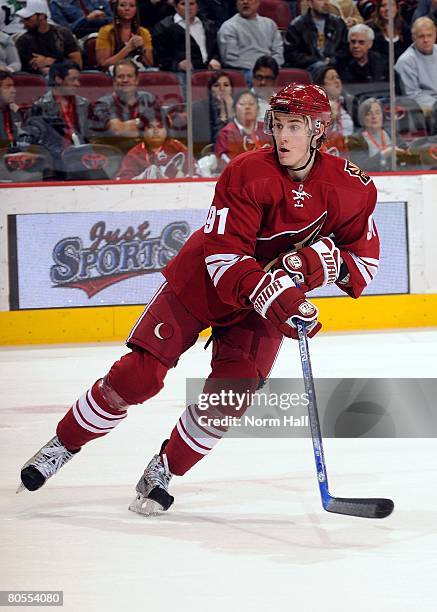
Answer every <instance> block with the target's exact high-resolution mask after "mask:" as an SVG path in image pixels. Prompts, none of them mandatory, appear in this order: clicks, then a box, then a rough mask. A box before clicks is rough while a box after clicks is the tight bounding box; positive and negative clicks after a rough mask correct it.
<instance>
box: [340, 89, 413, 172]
mask: <svg viewBox="0 0 437 612" xmlns="http://www.w3.org/2000/svg"><path fill="white" fill-rule="evenodd" d="M358 120H359V122H360V125H361V126H362V128H363V129H362V130H361V132H360V133H359V134H357V135H354V136H351V137H350V138H349V139H348V148H349V157H350V159H351V161H353V162H355V163H356V164H357V165H359V166H360V167H362V168H363V169H365V170H367V171H369V172H372V171H373V172H378V171H384V170H388V169H389V164H390V158H391V139H390V136H389V134H388V133H387V132H386V130H384V128H383V124H384V110H383V107H382V104H381V102H380V101H379V100H377V99H376V98H367V100H364V102H361V104H360V105H359V107H358ZM396 152H397V154H399V155H403V154H404V151H403V150H402V149H400V148H397V149H396Z"/></svg>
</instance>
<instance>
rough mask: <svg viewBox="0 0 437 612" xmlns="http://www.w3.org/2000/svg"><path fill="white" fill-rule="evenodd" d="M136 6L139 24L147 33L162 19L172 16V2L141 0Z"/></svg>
mask: <svg viewBox="0 0 437 612" xmlns="http://www.w3.org/2000/svg"><path fill="white" fill-rule="evenodd" d="M138 6H139V11H140V13H139V14H140V24H141V25H142V26H143V28H147V29H148V30H149V31H152V28H153V27H154V26H155V24H157V23H158V21H161V19H164V17H168V16H170V15H174V7H173V0H141V2H139V3H138Z"/></svg>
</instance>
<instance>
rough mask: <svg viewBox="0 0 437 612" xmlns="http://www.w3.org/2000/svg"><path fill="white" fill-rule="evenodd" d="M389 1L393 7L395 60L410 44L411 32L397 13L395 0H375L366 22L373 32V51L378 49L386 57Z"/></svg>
mask: <svg viewBox="0 0 437 612" xmlns="http://www.w3.org/2000/svg"><path fill="white" fill-rule="evenodd" d="M390 2H391V5H392V9H393V29H394V40H393V42H394V53H395V61H396V60H397V59H398V57H399V56H400V55H401V53H403V52H404V51H405V50H406V49H407V47H409V46H410V45H411V33H410V28H409V27H408V25H407V23H406V22H405V21H404V20H403V19H402V17H401V16H400V14H399V9H398V3H397V0H377V1H376V4H375V9H374V11H373V13H372V15H371V17H370V19H369V21H367V22H366V24H367V25H368V26H369V27H370V28H372V30H373V31H374V32H375V40H374V42H373V46H372V49H373V51H378V53H381V54H382V55H383V56H384V57H385V58H388V41H389V32H388V11H389V3H390Z"/></svg>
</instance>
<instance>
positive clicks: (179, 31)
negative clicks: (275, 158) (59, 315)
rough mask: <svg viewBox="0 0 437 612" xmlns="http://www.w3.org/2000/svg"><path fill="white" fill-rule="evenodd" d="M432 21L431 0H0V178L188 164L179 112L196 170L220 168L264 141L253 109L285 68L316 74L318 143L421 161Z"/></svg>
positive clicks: (371, 160)
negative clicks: (324, 127) (326, 118)
mask: <svg viewBox="0 0 437 612" xmlns="http://www.w3.org/2000/svg"><path fill="white" fill-rule="evenodd" d="M187 3H188V14H189V32H190V39H189V40H190V45H191V65H190V66H189V65H188V60H187V58H186V23H185V15H186V4H187ZM272 7H273V9H275V10H272ZM275 7H276V8H275ZM389 14H391V15H392V17H393V52H394V55H393V62H394V78H395V88H396V94H397V100H396V105H395V106H396V108H395V112H396V121H397V126H398V132H399V133H398V135H397V141H396V148H395V149H393V147H392V142H391V138H390V134H389V132H390V130H389V129H388V123H389V118H390V117H389V112H390V103H389V87H388V83H389V52H390V50H389V37H390V27H389ZM284 15H285V19H284ZM436 24H437V0H357V1H356V0H291V1H286V0H269V1H268V2H264V1H263V0H227V1H226V0H223V1H219V0H139V2H138V4H137V1H136V0H27V1H26V0H23V1H20V0H0V181H13V180H15V177H16V176H17V175H16V174H14V171H15V170H17V168H18V170H20V172H21V174H20V175H19V176H20V177H21V180H26V179H25V178H23V176H24V177H25V176H26V174H25V173H26V172H27V176H29V177H30V178H29V179H28V180H32V178H33V179H35V177H40V178H41V179H59V180H69V179H86V178H108V177H109V178H118V179H120V180H124V179H140V178H141V179H144V178H148V179H150V178H179V177H181V176H185V175H186V174H187V172H188V164H187V159H188V154H187V121H188V114H189V113H191V114H192V118H193V119H192V130H193V145H194V147H193V152H194V157H195V162H194V173H195V175H198V176H215V175H217V174H218V173H220V172H221V171H222V169H223V168H224V167H225V166H226V164H227V163H229V161H230V160H231V159H232V158H233V157H235V156H236V155H238V154H240V153H242V152H244V151H248V150H252V149H256V148H261V147H267V146H271V144H272V140H271V137H270V136H267V135H266V134H265V133H264V131H263V117H264V114H265V110H266V108H267V107H268V102H269V99H270V97H271V95H272V94H273V93H274V92H276V91H278V90H279V89H280V88H281V87H282V86H283V85H284V84H286V83H287V82H289V81H297V82H314V83H316V84H319V85H320V86H322V87H324V88H325V89H326V91H327V93H328V96H329V99H330V102H331V107H332V124H331V126H330V128H329V131H328V134H327V139H326V142H325V144H324V149H325V150H327V151H329V152H331V153H333V154H336V155H340V156H345V157H348V158H350V159H351V160H352V161H354V162H356V163H357V164H359V165H360V166H361V167H363V168H364V169H366V170H369V171H378V170H386V169H388V168H389V167H390V161H391V159H392V156H393V155H395V157H396V159H397V161H398V164H399V167H401V168H402V167H406V168H411V167H417V168H420V167H422V166H423V164H424V163H425V162H424V161H423V160H424V156H423V155H422V153H421V151H422V150H425V149H426V144H427V143H430V146H431V145H432V146H433V149H434V151H435V150H436V148H437V147H436V144H437V141H436V139H437V45H436V31H437V29H436ZM189 69H190V70H191V71H193V76H192V86H193V104H192V108H191V109H187V105H186V103H185V99H186V78H187V77H186V73H187V70H189ZM29 75H33V77H31V76H29ZM32 78H33V79H34V80H33V81H32ZM26 79H27V80H26ZM29 79H30V80H29ZM85 82H86V83H87V87H86V88H85V87H84V83H85ZM26 83H27V84H28V86H29V92H32V91H33V89H32V87H33V88H34V90H35V92H37V93H35V95H34V96H33V95H30V94H29V95H27V96H26V95H23V88H24V87H25V86H26ZM96 92H97V93H96ZM23 98H24V101H23ZM417 143H418V144H417ZM416 144H417V147H416ZM393 151H394V153H393ZM425 157H426V156H425ZM426 159H427V166H426V167H430V163H429V155H428V157H427V158H426ZM421 165H422V166H421ZM431 167H434V166H432V165H431ZM435 167H436V168H437V155H435Z"/></svg>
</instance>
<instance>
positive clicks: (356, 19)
mask: <svg viewBox="0 0 437 612" xmlns="http://www.w3.org/2000/svg"><path fill="white" fill-rule="evenodd" d="M307 10H308V0H302V2H301V3H300V13H301V15H303V14H304V13H306V11H307ZM329 12H330V13H332V14H333V15H337V17H341V18H342V19H343V21H344V22H345V24H346V26H347V27H348V28H351V27H352V26H353V25H356V24H357V23H363V18H362V16H361V13H360V11H359V10H358V8H357V5H356V3H355V2H354V0H331V2H330V5H329Z"/></svg>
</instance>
